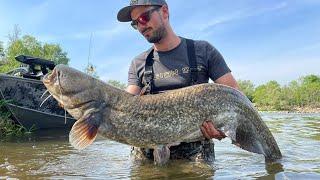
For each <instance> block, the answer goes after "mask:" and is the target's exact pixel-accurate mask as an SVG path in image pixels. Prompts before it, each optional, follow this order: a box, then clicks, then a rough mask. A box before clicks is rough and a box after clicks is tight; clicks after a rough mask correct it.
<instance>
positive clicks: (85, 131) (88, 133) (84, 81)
mask: <svg viewBox="0 0 320 180" xmlns="http://www.w3.org/2000/svg"><path fill="white" fill-rule="evenodd" d="M42 81H43V83H44V85H45V86H46V88H47V89H48V91H49V92H50V94H51V95H52V96H53V97H54V98H55V99H56V100H57V101H58V102H59V103H60V104H62V105H63V107H64V108H65V109H66V110H67V111H68V112H69V113H70V114H71V115H72V116H73V117H74V118H75V119H77V122H76V123H75V124H74V125H73V127H72V130H71V132H70V135H69V141H70V142H71V144H72V145H73V146H74V147H76V148H77V149H82V148H84V147H86V146H87V145H89V144H91V143H92V142H93V140H94V139H95V137H96V134H97V131H98V128H99V126H100V124H101V122H102V121H103V116H104V113H105V112H106V107H107V104H106V100H107V99H108V95H107V93H106V92H103V88H102V87H103V86H102V84H103V83H102V82H101V81H100V80H98V79H95V78H93V77H92V76H89V75H87V74H85V73H83V72H81V71H78V70H76V69H73V68H70V67H68V66H66V65H57V66H56V67H55V68H54V69H53V71H52V72H51V73H50V74H47V75H46V76H45V77H44V78H43V80H42ZM84 136H85V137H86V138H83V137H84ZM79 137H81V139H79Z"/></svg>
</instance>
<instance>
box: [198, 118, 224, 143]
mask: <svg viewBox="0 0 320 180" xmlns="http://www.w3.org/2000/svg"><path fill="white" fill-rule="evenodd" d="M200 128H201V131H202V134H203V136H204V137H206V138H207V139H212V138H215V139H219V140H221V139H223V138H225V137H227V136H226V135H225V134H224V133H223V132H222V131H220V130H218V129H216V128H215V127H214V125H213V123H212V122H211V121H204V122H203V124H202V126H201V127H200Z"/></svg>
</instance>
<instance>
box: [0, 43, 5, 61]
mask: <svg viewBox="0 0 320 180" xmlns="http://www.w3.org/2000/svg"><path fill="white" fill-rule="evenodd" d="M4 56H5V54H4V47H3V42H2V41H0V65H1V64H4V63H5V62H4V60H5V59H4Z"/></svg>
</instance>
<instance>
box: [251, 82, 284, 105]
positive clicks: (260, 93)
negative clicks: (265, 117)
mask: <svg viewBox="0 0 320 180" xmlns="http://www.w3.org/2000/svg"><path fill="white" fill-rule="evenodd" d="M253 101H254V103H256V104H257V105H258V106H260V107H263V108H267V109H272V110H279V109H282V108H281V87H280V85H279V83H278V82H277V81H269V82H268V83H267V84H265V85H260V86H258V87H257V88H256V90H255V92H254V93H253Z"/></svg>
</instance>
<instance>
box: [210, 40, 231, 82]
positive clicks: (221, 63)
mask: <svg viewBox="0 0 320 180" xmlns="http://www.w3.org/2000/svg"><path fill="white" fill-rule="evenodd" d="M207 61H208V74H209V77H210V78H211V79H212V80H213V81H215V80H217V79H219V78H220V77H221V76H223V75H225V74H227V73H229V72H231V70H230V69H229V67H228V65H227V64H226V62H225V60H224V58H223V57H222V55H221V54H220V52H219V51H218V50H217V49H216V48H214V47H213V46H212V45H211V44H210V43H208V44H207Z"/></svg>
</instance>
